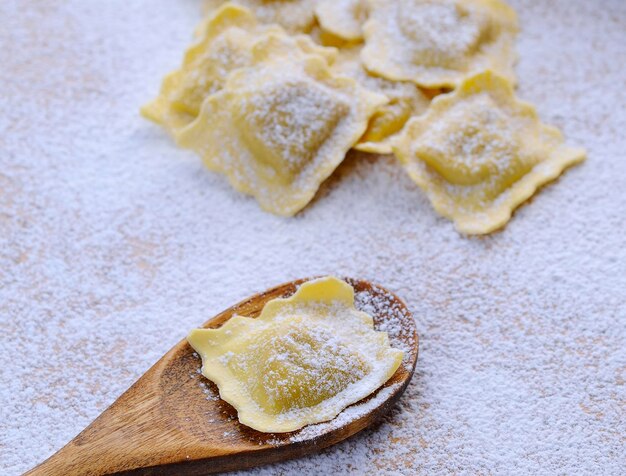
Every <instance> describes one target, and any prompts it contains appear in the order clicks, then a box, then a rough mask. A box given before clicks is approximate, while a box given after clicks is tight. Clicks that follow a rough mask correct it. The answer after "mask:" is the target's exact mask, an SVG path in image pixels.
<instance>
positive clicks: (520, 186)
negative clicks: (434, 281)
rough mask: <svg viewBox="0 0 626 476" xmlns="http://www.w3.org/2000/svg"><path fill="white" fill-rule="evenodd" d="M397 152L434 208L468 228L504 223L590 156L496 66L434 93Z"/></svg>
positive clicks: (485, 228)
mask: <svg viewBox="0 0 626 476" xmlns="http://www.w3.org/2000/svg"><path fill="white" fill-rule="evenodd" d="M394 152H395V153H396V155H397V156H398V157H399V159H400V160H401V161H402V162H403V164H404V165H405V167H406V169H407V171H408V173H409V175H410V176H411V177H412V178H413V180H414V181H415V182H416V183H417V184H418V185H419V186H420V187H421V188H422V189H423V190H424V191H425V192H426V194H427V195H428V197H429V198H430V201H431V202H432V204H433V206H434V208H435V209H436V210H437V211H438V212H439V213H441V214H442V215H444V216H445V217H448V218H450V219H452V220H453V221H454V223H455V225H456V227H457V229H458V230H459V231H461V232H464V233H468V234H481V233H489V232H491V231H493V230H496V229H498V228H500V227H502V226H504V225H505V224H506V222H508V221H509V219H510V217H511V213H512V211H513V210H514V209H515V208H516V207H517V206H518V205H519V204H521V203H522V202H524V201H525V200H527V199H528V198H529V197H530V196H532V195H533V194H534V193H535V191H536V190H537V188H539V187H540V186H541V185H543V184H545V183H547V182H549V181H551V180H554V179H555V178H556V177H558V176H559V175H560V174H561V173H562V172H563V170H564V169H565V168H567V167H568V166H570V165H573V164H576V163H578V162H581V161H583V160H584V159H585V151H584V150H583V149H580V148H573V147H568V146H566V145H565V144H564V139H563V136H562V134H561V132H560V131H559V130H558V129H557V128H555V127H552V126H548V125H545V124H543V123H541V122H540V120H539V118H538V116H537V112H536V111H535V108H534V107H533V106H531V105H530V104H528V103H524V102H521V101H519V100H517V99H516V97H515V94H514V92H513V87H512V86H511V84H510V83H509V82H508V81H507V80H506V79H504V78H502V77H500V76H497V75H495V74H494V73H492V72H484V73H480V74H478V75H476V76H473V77H471V78H468V79H466V80H465V81H463V82H462V83H461V84H460V85H459V87H458V89H457V90H455V91H454V92H453V93H450V94H446V95H442V96H438V97H437V98H435V99H434V100H433V102H432V104H431V106H430V109H429V110H428V112H427V113H426V114H424V115H423V116H421V117H416V118H414V119H412V120H411V121H409V123H408V124H407V125H406V127H405V129H404V131H403V133H402V135H401V137H400V138H399V139H398V141H397V142H396V144H395V145H394Z"/></svg>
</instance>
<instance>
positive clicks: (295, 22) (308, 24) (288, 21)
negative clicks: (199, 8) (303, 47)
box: [206, 0, 316, 33]
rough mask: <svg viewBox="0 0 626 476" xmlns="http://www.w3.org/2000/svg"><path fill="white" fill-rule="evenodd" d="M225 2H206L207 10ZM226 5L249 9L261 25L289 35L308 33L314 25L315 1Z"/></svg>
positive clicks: (246, 0) (253, 0) (243, 0)
mask: <svg viewBox="0 0 626 476" xmlns="http://www.w3.org/2000/svg"><path fill="white" fill-rule="evenodd" d="M225 3H227V0H206V4H207V6H208V7H209V10H214V9H217V8H219V7H220V6H221V5H223V4H225ZM228 3H232V4H235V5H241V6H243V7H246V8H248V9H250V10H251V11H252V12H253V13H254V15H255V16H256V17H257V18H258V19H259V21H260V22H261V23H265V24H278V25H280V26H282V27H283V28H284V29H285V30H287V31H288V32H290V33H308V32H310V31H311V29H312V28H313V26H314V25H315V13H314V9H315V3H316V0H231V1H230V2H228Z"/></svg>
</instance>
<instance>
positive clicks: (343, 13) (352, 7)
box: [315, 0, 367, 41]
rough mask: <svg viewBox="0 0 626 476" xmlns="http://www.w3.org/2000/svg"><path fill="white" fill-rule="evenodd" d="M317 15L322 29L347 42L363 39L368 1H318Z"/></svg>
mask: <svg viewBox="0 0 626 476" xmlns="http://www.w3.org/2000/svg"><path fill="white" fill-rule="evenodd" d="M315 15H316V17H317V20H318V22H319V24H320V26H321V27H322V29H324V30H326V31H328V32H329V33H332V34H333V35H335V36H336V37H338V38H341V39H342V40H345V41H359V40H362V39H363V32H362V25H363V23H364V22H365V19H366V18H367V6H366V0H318V1H317V6H316V7H315Z"/></svg>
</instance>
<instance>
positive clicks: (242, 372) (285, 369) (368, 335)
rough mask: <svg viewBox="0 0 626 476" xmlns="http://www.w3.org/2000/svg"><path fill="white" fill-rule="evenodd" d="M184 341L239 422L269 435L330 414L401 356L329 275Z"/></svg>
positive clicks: (378, 380) (372, 386)
mask: <svg viewBox="0 0 626 476" xmlns="http://www.w3.org/2000/svg"><path fill="white" fill-rule="evenodd" d="M188 340H189V343H190V344H191V345H192V347H193V348H194V349H195V350H196V352H198V354H200V356H201V357H202V373H203V375H204V376H205V377H207V378H208V379H209V380H211V381H213V382H214V383H215V384H216V385H217V386H218V388H219V391H220V397H221V398H222V399H223V400H225V401H227V402H228V403H230V404H231V405H232V406H233V407H235V409H236V410H237V412H238V417H239V421H240V422H241V423H242V424H244V425H247V426H249V427H251V428H254V429H255V430H258V431H263V432H272V433H282V432H289V431H294V430H297V429H300V428H302V427H303V426H305V425H310V424H313V423H319V422H323V421H328V420H331V419H333V418H334V417H335V416H337V415H338V414H339V412H341V411H342V410H343V409H344V408H346V407H347V406H349V405H351V404H353V403H356V402H358V401H359V400H361V399H363V398H365V397H367V396H368V395H370V394H371V393H373V392H374V391H375V390H376V389H377V388H379V387H380V386H381V385H383V384H384V383H385V382H386V381H387V380H389V378H390V377H391V376H392V375H393V374H394V373H395V371H396V370H397V368H398V367H399V366H400V363H401V362H402V357H403V352H402V351H401V350H398V349H393V348H392V347H391V346H390V345H389V339H388V336H387V333H385V332H377V331H375V330H374V324H373V320H372V318H371V316H369V315H368V314H366V313H364V312H360V311H357V310H356V308H355V307H354V290H353V289H352V287H351V286H350V285H349V284H347V283H345V282H344V281H341V280H339V279H337V278H333V277H327V278H320V279H317V280H314V281H309V282H307V283H304V284H302V285H301V286H300V288H299V289H298V291H297V292H296V293H295V294H294V295H293V296H291V297H290V298H286V299H274V300H272V301H269V302H268V303H267V304H266V305H265V307H264V308H263V311H262V313H261V315H260V316H259V317H258V318H256V319H253V318H249V317H243V316H234V317H232V318H231V319H230V320H228V321H227V322H226V323H225V324H224V325H223V326H222V327H220V328H218V329H196V330H193V331H192V332H191V333H190V334H189V337H188Z"/></svg>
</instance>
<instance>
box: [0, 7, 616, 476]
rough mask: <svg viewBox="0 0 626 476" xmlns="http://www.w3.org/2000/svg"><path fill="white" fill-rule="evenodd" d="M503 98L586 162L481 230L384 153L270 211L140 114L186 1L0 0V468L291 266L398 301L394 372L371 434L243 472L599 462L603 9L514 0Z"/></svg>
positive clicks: (609, 321) (608, 144)
mask: <svg viewBox="0 0 626 476" xmlns="http://www.w3.org/2000/svg"><path fill="white" fill-rule="evenodd" d="M513 3H514V6H515V7H516V8H517V9H518V12H519V15H520V20H521V24H522V27H523V31H522V33H521V35H520V38H519V43H518V45H519V46H518V49H519V52H520V56H521V60H520V63H519V65H518V74H519V78H520V89H519V93H520V95H521V97H522V98H524V99H526V100H529V101H532V102H534V103H536V104H537V106H538V109H539V111H540V113H541V114H542V116H543V118H544V119H545V120H546V122H550V123H554V124H556V125H558V126H560V127H562V128H563V129H564V131H565V133H566V135H567V137H568V139H569V141H570V143H572V144H576V145H583V146H585V147H587V148H588V150H589V160H588V161H587V162H586V163H584V164H583V165H582V166H579V167H576V168H574V169H572V170H570V171H568V172H567V173H566V174H565V175H564V176H563V177H562V178H561V179H560V180H559V181H558V182H557V183H555V184H552V185H550V186H548V187H546V188H544V189H543V190H542V191H541V193H540V194H538V195H537V196H536V197H535V198H534V199H533V200H532V201H531V203H530V204H527V205H526V206H523V207H522V208H521V209H520V210H519V211H518V212H517V213H516V214H515V216H514V218H513V221H512V222H511V223H510V224H509V226H508V227H507V228H506V229H505V230H504V231H503V232H500V233H497V234H494V235H492V236H490V237H487V238H483V239H468V238H464V237H462V236H459V235H458V234H457V233H456V232H455V231H454V229H453V227H452V225H451V224H450V223H449V222H448V221H446V220H445V219H442V218H439V217H437V216H436V214H435V213H434V212H433V211H432V209H431V207H430V206H429V204H428V202H427V200H426V199H425V198H424V196H423V195H422V193H421V192H420V191H419V190H418V189H417V187H416V186H414V185H413V184H412V182H411V181H410V180H409V179H408V178H407V177H406V176H405V174H404V173H403V171H402V170H401V168H400V167H399V166H398V165H397V164H396V163H395V162H394V161H393V160H392V159H391V158H389V157H383V158H375V157H366V156H364V155H357V156H353V157H351V158H349V159H348V160H347V161H346V163H345V164H344V165H343V166H342V167H341V168H340V169H339V171H338V173H337V174H336V175H335V176H334V177H333V178H332V179H331V180H330V181H329V182H328V183H327V184H325V185H324V187H323V189H322V191H321V193H320V194H319V198H318V199H316V200H315V202H314V203H313V204H312V205H311V206H309V207H308V208H307V209H306V210H305V211H304V213H302V214H300V215H299V216H298V217H296V218H294V219H291V220H286V219H280V218H276V217H273V216H270V215H267V214H265V213H263V212H261V211H260V210H259V209H258V207H257V205H256V203H255V202H254V201H253V200H251V199H248V198H245V197H241V196H239V195H237V194H236V193H235V192H233V191H232V190H231V189H230V188H229V187H228V186H227V184H226V182H225V180H223V179H222V178H221V177H218V176H215V175H212V174H211V173H209V172H207V171H205V170H204V169H203V168H202V167H201V165H200V163H199V160H198V159H196V158H195V157H194V156H192V155H190V154H188V153H186V152H184V151H180V150H178V149H176V148H175V147H174V146H173V145H172V143H171V142H170V140H169V139H168V138H167V137H166V136H165V135H164V134H163V133H162V132H161V131H160V130H159V129H157V128H156V127H154V126H153V125H151V124H149V123H147V122H146V121H144V120H142V119H141V118H140V117H139V116H138V113H137V110H138V107H139V106H140V105H141V104H142V103H143V102H145V101H146V100H147V99H149V98H151V97H152V96H153V95H154V94H155V93H156V90H157V87H158V84H159V82H160V78H161V77H162V75H163V74H164V73H165V72H166V71H168V70H170V69H172V68H173V67H175V66H176V65H177V64H178V62H179V58H180V55H181V52H182V50H183V48H184V47H185V45H186V44H187V42H188V41H189V38H190V33H191V31H192V29H193V26H194V25H195V23H196V22H197V20H198V18H199V15H200V6H199V4H198V3H197V2H193V1H190V0H187V1H180V2H172V1H166V0H161V1H158V2H157V1H155V0H151V1H147V0H146V1H140V0H135V1H130V2H127V1H121V0H119V1H108V2H101V1H95V0H90V1H78V0H76V1H67V2H61V1H56V2H55V1H39V2H29V3H28V4H26V3H25V2H18V1H10V0H5V1H3V2H1V3H0V23H1V24H2V28H0V64H1V65H2V66H1V67H0V110H1V111H2V114H0V326H1V327H0V382H1V385H0V472H2V473H3V474H16V473H19V472H21V471H24V470H26V469H28V468H29V467H31V466H33V465H35V464H36V463H38V462H40V461H41V460H42V459H44V458H45V457H47V456H49V455H50V454H52V453H53V452H54V451H55V450H57V449H59V448H60V447H61V446H62V445H63V444H64V443H65V442H66V441H68V440H69V439H71V438H72V437H73V436H75V434H77V433H78V432H79V431H80V430H82V429H83V428H84V427H85V426H86V425H87V424H88V423H89V422H90V421H91V420H92V419H93V418H95V417H96V416H97V415H98V414H99V413H100V412H101V411H102V410H104V409H105V408H106V407H107V406H108V405H109V404H110V403H111V402H112V401H113V400H114V399H115V398H116V397H117V396H118V395H120V394H121V393H122V392H123V391H124V390H125V389H126V388H127V387H128V386H129V385H130V384H131V383H132V382H133V381H134V380H135V379H136V378H138V377H139V376H140V375H141V374H142V373H143V372H144V371H145V370H147V369H148V367H149V366H150V365H151V364H152V363H153V362H154V361H155V360H156V359H157V358H158V357H159V356H160V355H162V354H163V353H164V352H165V351H166V350H167V349H169V348H170V346H171V345H173V344H174V343H175V342H177V341H178V340H179V339H180V338H182V337H183V336H184V335H185V334H186V332H187V331H188V330H189V329H191V328H192V327H194V326H196V325H198V324H199V323H201V322H203V321H204V320H206V319H207V318H208V317H210V316H211V315H213V314H215V313H217V312H218V311H220V310H222V309H223V308H225V307H228V306H230V305H231V304H233V303H234V302H236V301H238V300H240V299H242V298H244V297H246V296H247V295H249V294H252V293H253V292H256V291H260V290H262V289H265V288H267V287H269V286H271V285H274V284H277V283H280V282H283V281H286V280H289V279H291V278H295V277H301V276H308V275H314V274H320V273H337V274H339V275H352V276H358V277H362V278H368V279H371V280H373V281H377V282H380V283H381V284H383V285H385V286H387V287H389V288H390V289H392V290H394V291H396V292H397V293H398V294H399V295H401V296H402V297H403V298H404V299H405V300H406V301H407V303H408V305H409V306H410V308H411V309H412V310H413V312H414V314H415V317H416V320H417V324H418V328H419V331H420V334H421V338H422V340H421V350H420V360H419V362H418V369H417V373H416V375H415V378H414V379H413V381H412V383H411V385H410V387H409V390H408V392H407V394H406V395H405V397H404V398H403V399H402V402H401V404H399V405H398V407H397V408H396V410H394V412H393V413H392V414H391V415H389V416H388V417H387V418H386V419H385V420H384V421H383V422H382V424H380V425H379V426H377V427H375V428H373V429H371V430H368V431H366V432H364V433H363V434H361V435H359V436H357V437H355V438H352V439H351V440H349V441H347V442H345V443H343V444H340V445H338V446H336V447H334V448H331V449H328V450H325V451H323V452H322V453H321V454H319V455H316V456H312V457H309V458H305V459H301V460H297V461H292V462H288V463H285V464H281V465H277V466H271V467H267V468H264V469H262V470H260V472H261V473H263V474H288V473H291V472H294V471H298V472H302V473H305V474H306V473H310V474H315V473H328V472H329V471H330V470H331V469H332V471H333V472H335V473H336V474H345V473H350V472H354V473H364V472H367V473H371V474H380V473H381V472H382V473H384V472H388V473H393V472H400V473H405V472H406V473H411V474H414V473H415V472H416V471H419V472H421V473H428V474H447V473H450V472H461V471H465V472H468V473H496V472H499V473H509V474H512V473H531V472H532V473H552V474H573V473H576V474H592V473H593V474H619V473H622V474H623V470H624V467H625V466H626V461H625V456H624V455H625V454H626V452H625V444H626V442H625V436H624V435H625V434H626V416H625V415H626V408H625V406H626V384H625V379H626V350H625V348H626V344H625V339H626V330H625V328H626V211H625V210H626V156H625V152H624V151H625V150H626V135H625V133H624V131H625V130H626V113H625V112H624V111H625V109H626V93H625V91H626V88H625V86H626V84H625V83H626V73H625V70H624V64H626V33H625V31H626V3H625V2H623V1H619V0H615V1H606V2H602V3H599V2H588V1H581V0H577V1H567V0H559V1H550V2H545V1H541V0H532V1H530V0H529V1H521V0H520V1H515V2H513Z"/></svg>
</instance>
